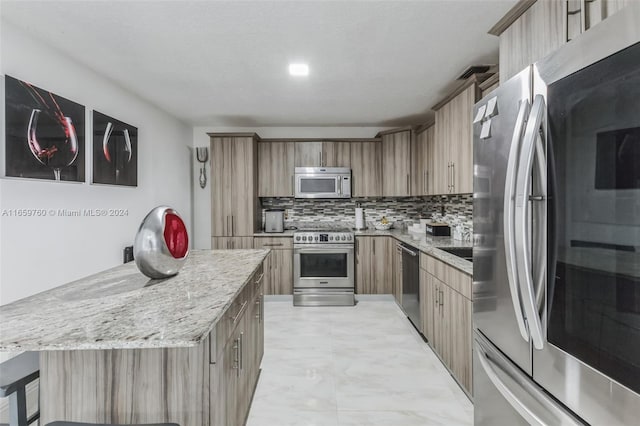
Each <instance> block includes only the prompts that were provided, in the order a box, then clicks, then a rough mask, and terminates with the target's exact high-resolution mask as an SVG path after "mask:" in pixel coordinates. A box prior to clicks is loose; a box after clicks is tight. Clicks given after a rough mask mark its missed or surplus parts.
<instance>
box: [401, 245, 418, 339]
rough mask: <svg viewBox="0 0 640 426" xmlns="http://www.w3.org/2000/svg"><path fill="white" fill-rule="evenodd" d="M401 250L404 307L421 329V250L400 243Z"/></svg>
mask: <svg viewBox="0 0 640 426" xmlns="http://www.w3.org/2000/svg"><path fill="white" fill-rule="evenodd" d="M400 250H402V309H403V310H404V313H405V314H407V317H408V318H409V320H410V321H411V322H412V323H413V325H414V326H415V327H416V328H418V330H419V329H420V327H421V320H420V318H421V314H420V312H421V311H420V255H419V254H420V252H419V251H418V250H417V249H416V248H414V247H411V246H409V245H407V244H400Z"/></svg>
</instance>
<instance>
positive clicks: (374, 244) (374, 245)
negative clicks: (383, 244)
mask: <svg viewBox="0 0 640 426" xmlns="http://www.w3.org/2000/svg"><path fill="white" fill-rule="evenodd" d="M373 255H374V256H375V255H376V240H375V239H374V240H373Z"/></svg>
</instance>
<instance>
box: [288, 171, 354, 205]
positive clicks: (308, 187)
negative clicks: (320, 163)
mask: <svg viewBox="0 0 640 426" xmlns="http://www.w3.org/2000/svg"><path fill="white" fill-rule="evenodd" d="M295 198H326V199H329V198H351V169H349V168H346V167H296V168H295Z"/></svg>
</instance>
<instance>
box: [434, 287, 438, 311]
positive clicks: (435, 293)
mask: <svg viewBox="0 0 640 426" xmlns="http://www.w3.org/2000/svg"><path fill="white" fill-rule="evenodd" d="M438 294H439V293H438V288H437V287H433V300H435V302H436V306H438Z"/></svg>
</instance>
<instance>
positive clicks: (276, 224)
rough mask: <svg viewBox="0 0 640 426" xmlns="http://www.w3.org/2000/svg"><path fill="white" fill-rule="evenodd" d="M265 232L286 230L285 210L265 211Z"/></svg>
mask: <svg viewBox="0 0 640 426" xmlns="http://www.w3.org/2000/svg"><path fill="white" fill-rule="evenodd" d="M264 232H274V233H276V232H284V210H282V209H270V210H266V211H265V212H264Z"/></svg>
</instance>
